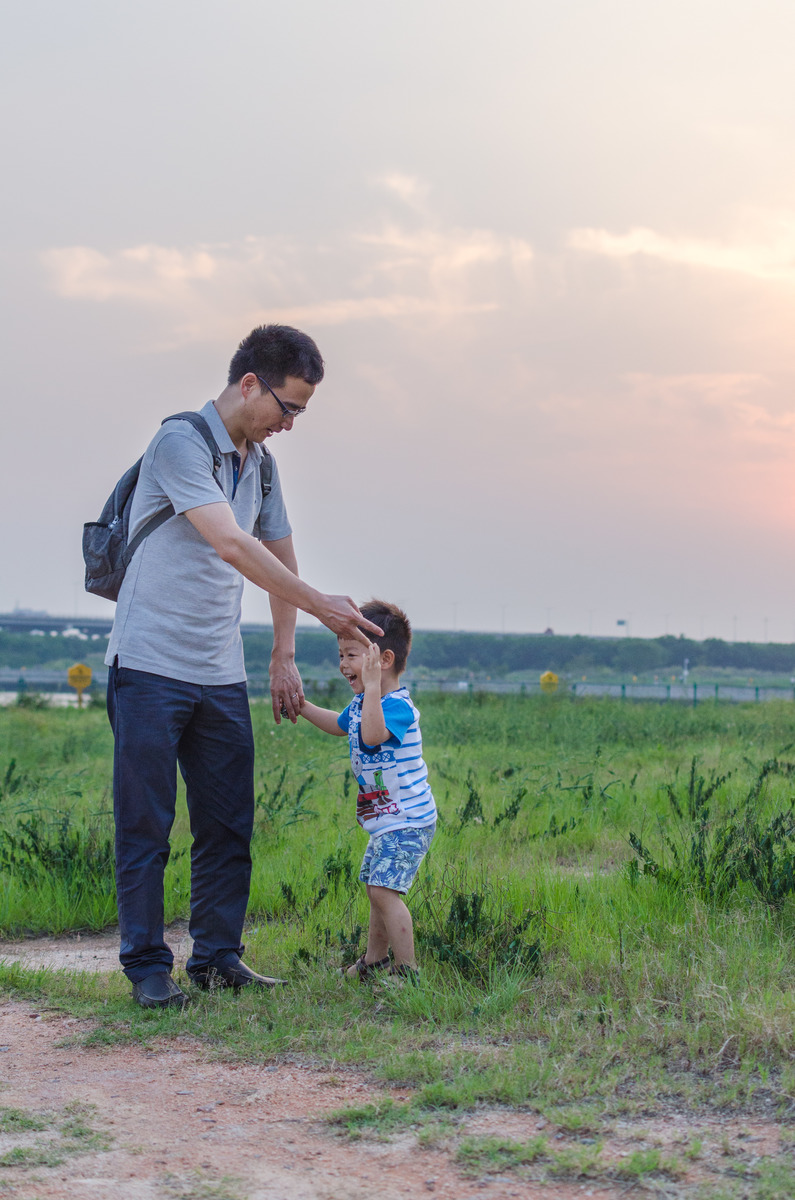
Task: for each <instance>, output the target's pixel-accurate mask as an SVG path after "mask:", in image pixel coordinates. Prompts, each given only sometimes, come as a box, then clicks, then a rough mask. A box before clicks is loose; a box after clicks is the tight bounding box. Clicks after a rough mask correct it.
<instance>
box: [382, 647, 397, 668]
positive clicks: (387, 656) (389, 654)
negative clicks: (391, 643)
mask: <svg viewBox="0 0 795 1200" xmlns="http://www.w3.org/2000/svg"><path fill="white" fill-rule="evenodd" d="M394 665H395V651H394V650H382V651H381V666H382V667H385V668H386V670H387V671H389V670H390V669H391V668H392V667H394Z"/></svg>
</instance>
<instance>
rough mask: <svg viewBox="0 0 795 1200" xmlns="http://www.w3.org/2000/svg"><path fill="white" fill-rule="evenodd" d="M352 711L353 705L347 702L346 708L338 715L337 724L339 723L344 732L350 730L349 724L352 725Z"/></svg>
mask: <svg viewBox="0 0 795 1200" xmlns="http://www.w3.org/2000/svg"><path fill="white" fill-rule="evenodd" d="M350 712H351V706H350V704H347V705H346V706H345V708H344V709H343V710H342V712H341V713H340V715H339V716H338V717H337V724H338V725H339V727H340V729H341V730H342V731H343V732H344V733H347V732H348V726H349V725H350V720H351V718H350Z"/></svg>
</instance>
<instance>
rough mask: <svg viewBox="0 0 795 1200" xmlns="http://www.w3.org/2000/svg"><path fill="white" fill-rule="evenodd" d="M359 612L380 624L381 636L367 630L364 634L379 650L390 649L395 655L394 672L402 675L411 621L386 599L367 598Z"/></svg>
mask: <svg viewBox="0 0 795 1200" xmlns="http://www.w3.org/2000/svg"><path fill="white" fill-rule="evenodd" d="M360 612H361V614H362V616H363V617H367V620H368V621H372V622H373V624H374V625H378V626H380V628H381V629H383V631H384V636H383V637H378V635H377V634H375V633H370V631H369V630H368V631H367V633H366V636H367V637H368V638H369V639H370V641H371V642H375V644H376V646H378V648H379V650H391V651H392V653H393V654H394V656H395V672H396V674H398V675H402V674H403V672H404V671H405V669H406V661H407V659H408V656H409V650H411V623H410V621H409V619H408V617H407V616H406V614H405V613H404V612H403V610H402V609H401V608H398V606H397V605H396V604H388V603H387V601H386V600H368V601H367V603H366V604H362V605H360Z"/></svg>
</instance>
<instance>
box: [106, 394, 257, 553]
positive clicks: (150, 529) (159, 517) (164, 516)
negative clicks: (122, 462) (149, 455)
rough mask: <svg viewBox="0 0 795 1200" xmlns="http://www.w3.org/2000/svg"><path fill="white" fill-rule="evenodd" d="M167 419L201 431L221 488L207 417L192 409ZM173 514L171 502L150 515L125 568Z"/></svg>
mask: <svg viewBox="0 0 795 1200" xmlns="http://www.w3.org/2000/svg"><path fill="white" fill-rule="evenodd" d="M166 421H187V422H188V424H189V425H192V426H193V428H194V429H195V430H196V431H197V433H200V434H201V435H202V437H203V438H204V440H205V442H206V443H207V449H208V450H209V451H210V454H211V455H212V460H213V479H214V480H215V482H216V483H217V484H218V486H219V488H221V482H220V480H219V478H218V471H220V469H221V451H220V450H219V449H218V443H217V442H216V440H215V438H214V437H213V431H212V430H211V429H210V426H209V425H208V424H207V422H206V421H205V419H204V417H203V416H202V415H201V413H197V412H192V411H191V412H181V413H174V414H173V415H172V416H170V417H164V418H163V420H162V421H161V422H160V424H161V425H165V423H166ZM140 465H141V459H139V460H138V462H137V464H136V466H138V468H139V469H140ZM223 490H224V489H223V488H221V492H222V493H223ZM268 491H270V488H268ZM173 516H174V505H173V504H170V503H169V504H167V505H166V506H165V508H161V509H160V512H156V513H155V515H154V516H153V517H150V518H149V520H148V521H147V522H146V524H145V525H144V526H143V527H142V528H141V529H139V530H138V532H137V533H136V535H135V537H134V538H133V539H132V541H130V542H128V543H127V549H126V550H125V551H124V567H125V570H126V569H127V567H128V566H129V565H130V563H131V562H132V557H133V555H134V554H135V551H136V550H137V549H138V547H139V546H140V544H141V542H142V541H143V540H144V539H145V538H148V537H149V534H150V533H154V531H155V530H156V529H159V528H160V526H161V525H163V524H165V522H166V521H168V520H169V519H170V518H171V517H173Z"/></svg>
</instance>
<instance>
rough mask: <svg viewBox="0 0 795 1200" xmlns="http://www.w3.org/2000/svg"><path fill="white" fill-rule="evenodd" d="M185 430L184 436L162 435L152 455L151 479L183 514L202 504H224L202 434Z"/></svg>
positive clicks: (175, 510)
mask: <svg viewBox="0 0 795 1200" xmlns="http://www.w3.org/2000/svg"><path fill="white" fill-rule="evenodd" d="M194 432H195V431H194V430H193V429H192V427H191V426H188V432H187V433H181V432H177V431H176V430H175V431H173V432H172V431H170V430H169V431H167V432H164V433H163V435H162V436H161V438H160V440H159V441H158V443H157V445H156V446H155V447H154V449H153V451H152V459H151V472H152V477H153V478H154V480H155V482H156V483H157V484H158V486H159V487H161V488H162V489H163V492H164V494H165V495H166V496H168V498H169V500H170V501H171V503H172V504H173V505H174V512H175V513H184V512H187V511H188V509H191V508H199V507H200V506H201V505H202V504H218V503H220V502H222V501H223V502H224V503H227V499H226V496H225V495H224V493H223V492H222V491H221V489H220V487H219V486H218V484H217V483H216V482H215V477H214V475H213V458H212V455H211V454H210V450H209V447H208V446H207V445H206V443H205V441H204V439H203V438H202V436H201V434H196V436H195V437H193V436H191V434H193V433H194Z"/></svg>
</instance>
